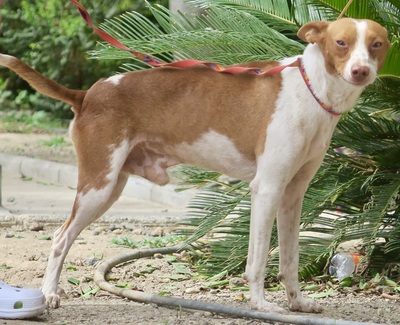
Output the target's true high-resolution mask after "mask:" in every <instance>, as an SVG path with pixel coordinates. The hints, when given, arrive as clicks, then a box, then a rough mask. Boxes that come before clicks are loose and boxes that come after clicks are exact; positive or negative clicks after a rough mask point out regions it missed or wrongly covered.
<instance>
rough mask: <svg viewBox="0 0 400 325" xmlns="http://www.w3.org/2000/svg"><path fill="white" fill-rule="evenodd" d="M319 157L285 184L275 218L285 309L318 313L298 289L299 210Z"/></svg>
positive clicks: (318, 162) (313, 304) (311, 301)
mask: <svg viewBox="0 0 400 325" xmlns="http://www.w3.org/2000/svg"><path fill="white" fill-rule="evenodd" d="M322 157H323V156H321V157H319V158H317V159H314V160H312V161H311V162H309V163H307V164H306V165H304V166H303V167H302V168H301V169H300V170H299V172H297V174H296V175H295V176H294V177H293V179H292V180H291V181H290V182H289V184H288V185H287V187H286V189H285V191H284V194H283V197H282V200H281V203H280V206H279V210H278V215H277V224H278V234H279V254H280V255H279V257H280V260H279V275H278V278H279V279H280V280H281V281H282V282H283V283H284V285H285V289H286V295H287V298H288V305H289V309H290V310H293V311H302V312H321V311H322V307H321V306H319V305H318V304H317V303H316V302H315V301H314V300H313V299H307V298H304V297H303V295H302V294H301V292H300V288H299V277H298V267H299V226H300V217H301V207H302V203H303V198H304V194H305V192H306V190H307V186H308V184H309V182H310V180H311V178H312V177H313V176H314V174H315V172H316V170H317V169H318V167H319V165H320V163H321V160H322Z"/></svg>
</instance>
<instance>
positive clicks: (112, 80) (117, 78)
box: [104, 74, 124, 86]
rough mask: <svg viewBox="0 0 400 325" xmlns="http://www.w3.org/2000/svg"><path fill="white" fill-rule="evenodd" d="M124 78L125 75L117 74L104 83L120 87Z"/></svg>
mask: <svg viewBox="0 0 400 325" xmlns="http://www.w3.org/2000/svg"><path fill="white" fill-rule="evenodd" d="M123 78H124V75H123V74H116V75H115V76H111V77H109V78H107V79H106V80H104V82H109V83H112V84H113V85H115V86H118V85H119V84H120V82H121V80H122V79H123Z"/></svg>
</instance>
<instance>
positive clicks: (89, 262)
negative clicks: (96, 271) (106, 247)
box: [84, 256, 100, 266]
mask: <svg viewBox="0 0 400 325" xmlns="http://www.w3.org/2000/svg"><path fill="white" fill-rule="evenodd" d="M99 261H100V259H99V258H98V257H96V256H93V257H89V258H87V259H86V260H85V261H84V263H85V264H86V265H89V266H94V265H96V264H97V263H99Z"/></svg>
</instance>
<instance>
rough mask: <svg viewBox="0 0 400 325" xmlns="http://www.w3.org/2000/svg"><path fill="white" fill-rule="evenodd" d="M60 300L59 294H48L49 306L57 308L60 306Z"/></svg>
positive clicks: (47, 302)
mask: <svg viewBox="0 0 400 325" xmlns="http://www.w3.org/2000/svg"><path fill="white" fill-rule="evenodd" d="M60 302H61V298H60V296H59V295H57V294H54V293H52V294H48V295H46V304H47V307H50V308H54V309H56V308H58V307H60Z"/></svg>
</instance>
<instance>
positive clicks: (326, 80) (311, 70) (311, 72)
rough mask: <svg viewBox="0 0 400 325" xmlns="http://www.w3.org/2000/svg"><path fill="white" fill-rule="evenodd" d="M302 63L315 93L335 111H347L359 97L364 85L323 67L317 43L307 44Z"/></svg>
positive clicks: (323, 61) (323, 63) (322, 58)
mask: <svg viewBox="0 0 400 325" xmlns="http://www.w3.org/2000/svg"><path fill="white" fill-rule="evenodd" d="M303 65H304V69H305V72H306V73H307V75H308V77H309V80H310V84H311V87H312V89H313V91H314V93H315V95H316V96H317V97H318V98H319V99H320V100H321V101H322V102H323V103H325V105H327V106H330V107H332V109H333V110H334V111H335V112H336V113H345V112H347V111H349V110H350V109H351V108H352V107H353V106H354V105H355V104H356V103H357V100H358V98H359V97H360V95H361V93H362V91H363V90H364V87H361V86H355V85H352V84H350V83H348V82H347V81H345V80H344V79H343V78H342V77H341V76H340V75H332V74H330V73H328V71H327V70H326V68H325V58H324V56H323V55H322V53H321V50H320V48H319V46H318V45H317V44H309V45H308V46H307V47H306V49H305V51H304V55H303Z"/></svg>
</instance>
